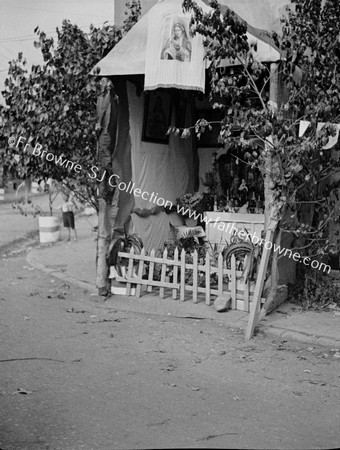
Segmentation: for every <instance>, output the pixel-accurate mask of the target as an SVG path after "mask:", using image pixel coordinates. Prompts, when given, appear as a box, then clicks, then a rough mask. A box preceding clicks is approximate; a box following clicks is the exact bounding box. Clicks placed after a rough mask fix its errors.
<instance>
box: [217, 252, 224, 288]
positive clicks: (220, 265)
mask: <svg viewBox="0 0 340 450" xmlns="http://www.w3.org/2000/svg"><path fill="white" fill-rule="evenodd" d="M217 267H218V271H217V283H218V295H222V294H223V256H222V253H220V254H219V255H218V261H217Z"/></svg>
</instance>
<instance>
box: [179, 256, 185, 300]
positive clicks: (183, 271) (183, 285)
mask: <svg viewBox="0 0 340 450" xmlns="http://www.w3.org/2000/svg"><path fill="white" fill-rule="evenodd" d="M184 299H185V250H184V249H183V250H182V253H181V294H180V300H181V301H182V302H184Z"/></svg>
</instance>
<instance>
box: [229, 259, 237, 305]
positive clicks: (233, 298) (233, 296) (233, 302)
mask: <svg viewBox="0 0 340 450" xmlns="http://www.w3.org/2000/svg"><path fill="white" fill-rule="evenodd" d="M230 264H231V266H230V267H231V283H230V291H231V307H232V309H236V308H237V299H236V283H237V278H236V258H235V255H231V261H230Z"/></svg>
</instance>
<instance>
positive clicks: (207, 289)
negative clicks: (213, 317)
mask: <svg viewBox="0 0 340 450" xmlns="http://www.w3.org/2000/svg"><path fill="white" fill-rule="evenodd" d="M205 304H206V305H208V306H210V254H209V252H207V253H206V255H205Z"/></svg>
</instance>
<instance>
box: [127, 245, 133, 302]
mask: <svg viewBox="0 0 340 450" xmlns="http://www.w3.org/2000/svg"><path fill="white" fill-rule="evenodd" d="M133 255H134V249H133V247H131V250H130V257H131V258H130V259H129V265H128V270H127V274H126V276H127V278H129V279H131V278H132V273H133V261H134V260H133ZM130 293H131V283H130V282H129V281H128V282H127V283H126V295H130Z"/></svg>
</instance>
